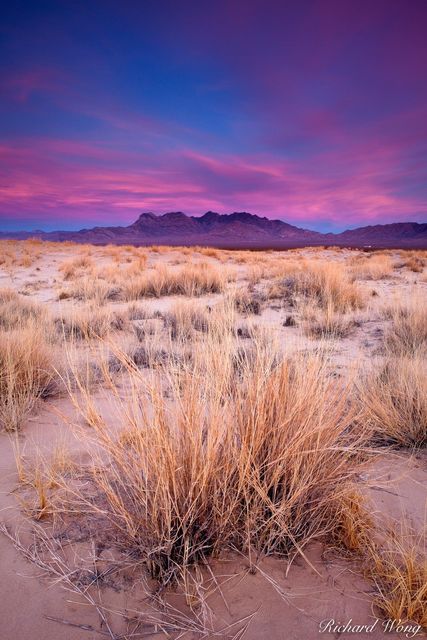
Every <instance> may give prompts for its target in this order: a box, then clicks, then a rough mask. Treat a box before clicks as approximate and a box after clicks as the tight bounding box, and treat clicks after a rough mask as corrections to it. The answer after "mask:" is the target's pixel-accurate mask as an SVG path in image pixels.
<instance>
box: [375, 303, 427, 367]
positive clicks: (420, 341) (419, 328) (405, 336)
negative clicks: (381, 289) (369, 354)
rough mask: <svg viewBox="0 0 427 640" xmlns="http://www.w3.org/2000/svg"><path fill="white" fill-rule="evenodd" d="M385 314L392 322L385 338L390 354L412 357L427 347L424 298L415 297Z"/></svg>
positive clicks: (393, 307) (426, 306)
mask: <svg viewBox="0 0 427 640" xmlns="http://www.w3.org/2000/svg"><path fill="white" fill-rule="evenodd" d="M384 313H385V316H386V318H390V319H391V321H392V322H391V326H390V327H389V328H388V329H387V330H386V332H385V336H384V344H385V347H386V349H387V351H388V352H389V353H391V354H395V355H405V354H407V355H411V354H414V353H417V352H418V351H419V350H420V349H425V348H426V347H427V304H426V301H425V299H424V298H420V297H418V296H415V297H413V298H412V299H411V301H410V302H409V303H407V304H402V303H400V304H397V305H394V306H391V307H388V308H386V309H385V311H384Z"/></svg>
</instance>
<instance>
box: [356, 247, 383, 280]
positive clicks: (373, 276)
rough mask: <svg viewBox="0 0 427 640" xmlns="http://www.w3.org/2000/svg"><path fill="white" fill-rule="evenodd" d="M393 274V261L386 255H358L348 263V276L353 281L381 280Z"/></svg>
mask: <svg viewBox="0 0 427 640" xmlns="http://www.w3.org/2000/svg"><path fill="white" fill-rule="evenodd" d="M392 272H393V261H392V259H391V257H390V256H389V255H387V254H382V253H372V254H370V255H369V256H366V255H358V256H356V257H355V258H354V259H353V260H351V261H350V275H351V278H352V279H354V280H382V279H383V278H387V277H389V276H390V275H391V274H392Z"/></svg>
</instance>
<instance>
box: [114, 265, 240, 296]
mask: <svg viewBox="0 0 427 640" xmlns="http://www.w3.org/2000/svg"><path fill="white" fill-rule="evenodd" d="M230 278H231V274H230V273H229V272H228V271H227V270H225V269H224V268H222V269H221V268H218V267H214V266H212V265H210V264H208V263H206V262H202V263H198V264H188V265H186V266H184V267H182V268H180V269H177V270H174V269H171V268H168V267H167V266H165V265H162V264H159V265H157V267H156V270H155V272H154V273H146V274H144V275H142V276H141V277H140V278H135V279H134V280H132V281H130V282H129V283H127V284H124V297H125V299H126V300H135V299H138V298H142V297H146V296H153V297H156V298H159V297H160V296H165V295H185V296H189V297H194V296H201V295H203V294H209V293H221V292H223V291H224V290H225V286H226V283H227V281H228V280H229V279H230Z"/></svg>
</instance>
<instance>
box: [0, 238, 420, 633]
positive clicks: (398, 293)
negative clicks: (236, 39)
mask: <svg viewBox="0 0 427 640" xmlns="http://www.w3.org/2000/svg"><path fill="white" fill-rule="evenodd" d="M426 353H427V252H425V251H421V250H418V251H408V250H393V249H390V250H386V251H366V250H361V249H345V248H334V247H316V248H310V247H308V248H305V249H292V250H288V251H243V250H236V251H232V250H218V249H213V248H203V247H173V248H171V247H163V246H153V247H134V246H120V247H117V246H93V245H78V244H73V243H67V242H65V243H49V242H42V241H39V240H25V241H6V240H4V241H1V243H0V483H1V487H0V524H1V532H0V549H1V551H0V552H1V567H2V573H1V581H0V611H1V623H0V638H2V639H3V640H12V638H17V639H21V638H22V639H24V638H31V639H32V640H39V639H40V640H41V639H42V638H43V639H47V640H54V639H55V640H56V639H57V638H64V639H67V640H68V639H69V640H77V639H78V640H83V639H88V640H89V639H90V640H92V639H95V638H102V637H105V638H111V639H113V638H114V639H115V640H119V639H123V640H125V639H126V640H127V639H129V640H130V639H133V638H135V639H137V638H153V639H156V640H157V638H159V639H160V638H187V639H190V638H191V639H193V638H194V639H196V638H236V639H237V638H239V639H240V638H245V639H247V640H255V639H260V638H266V639H272V640H276V639H277V640H279V639H282V638H286V639H287V640H312V639H314V638H318V637H319V636H321V635H324V636H325V637H333V638H338V637H339V638H352V637H369V638H386V637H396V638H404V637H416V636H422V635H423V633H424V632H425V629H426V628H427V555H426V538H425V535H426V505H427V502H426V498H427V491H426V487H427V456H426V452H425V447H426V444H427V393H426V392H427V377H426V373H427V364H426ZM331 621H333V622H331ZM346 625H347V627H346ZM352 627H353V628H352ZM356 627H359V628H356ZM364 627H365V628H364ZM366 627H367V628H366Z"/></svg>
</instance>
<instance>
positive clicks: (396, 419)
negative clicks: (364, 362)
mask: <svg viewBox="0 0 427 640" xmlns="http://www.w3.org/2000/svg"><path fill="white" fill-rule="evenodd" d="M358 399H359V403H360V408H361V413H362V420H363V422H364V424H365V426H366V427H368V428H369V429H370V430H371V431H372V440H373V441H374V442H375V443H376V444H380V445H389V446H390V445H391V446H400V447H423V446H426V445H427V361H426V358H425V353H421V352H420V353H413V354H412V355H411V356H408V355H403V356H398V357H388V358H386V360H385V362H382V363H379V364H378V363H377V364H376V366H375V367H373V368H372V370H371V371H370V373H368V374H367V375H365V376H364V378H363V379H362V381H361V383H360V385H359V391H358Z"/></svg>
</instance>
